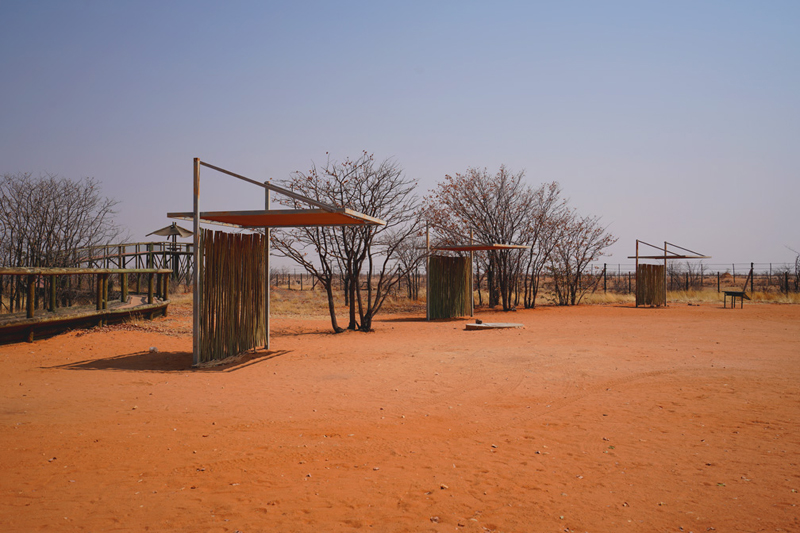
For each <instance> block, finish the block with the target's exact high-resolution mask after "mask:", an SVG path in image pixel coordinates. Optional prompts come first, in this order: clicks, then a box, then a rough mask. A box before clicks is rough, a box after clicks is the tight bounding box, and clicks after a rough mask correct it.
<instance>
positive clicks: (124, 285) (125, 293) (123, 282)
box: [119, 272, 128, 303]
mask: <svg viewBox="0 0 800 533" xmlns="http://www.w3.org/2000/svg"><path fill="white" fill-rule="evenodd" d="M120 278H121V279H120V282H119V283H120V285H121V286H122V291H121V292H122V295H121V296H120V300H121V301H122V303H125V302H127V301H128V273H127V272H126V273H123V274H120Z"/></svg>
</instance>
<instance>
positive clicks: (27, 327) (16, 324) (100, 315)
mask: <svg viewBox="0 0 800 533" xmlns="http://www.w3.org/2000/svg"><path fill="white" fill-rule="evenodd" d="M133 298H134V301H135V299H136V297H135V296H134V297H133ZM142 300H144V301H145V302H146V297H144V298H142ZM168 306H169V300H156V301H155V302H154V303H152V304H148V303H142V304H139V305H136V304H134V305H132V304H131V303H122V302H113V303H110V304H109V307H108V309H100V310H98V309H96V307H95V306H90V305H87V306H80V307H60V308H57V309H56V310H55V312H53V311H39V312H38V313H37V314H36V315H35V316H34V317H33V318H27V316H26V313H25V312H24V311H23V312H20V313H9V314H2V315H0V344H9V343H13V342H23V341H27V342H33V341H34V340H35V339H41V338H46V337H52V336H53V335H58V334H59V333H63V332H65V331H69V330H72V329H86V328H93V327H95V326H103V325H106V324H113V323H118V322H122V321H124V320H125V319H128V318H131V317H143V318H154V317H156V316H162V315H163V316H166V314H167V307H168Z"/></svg>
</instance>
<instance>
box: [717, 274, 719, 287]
mask: <svg viewBox="0 0 800 533" xmlns="http://www.w3.org/2000/svg"><path fill="white" fill-rule="evenodd" d="M717 293H719V270H717Z"/></svg>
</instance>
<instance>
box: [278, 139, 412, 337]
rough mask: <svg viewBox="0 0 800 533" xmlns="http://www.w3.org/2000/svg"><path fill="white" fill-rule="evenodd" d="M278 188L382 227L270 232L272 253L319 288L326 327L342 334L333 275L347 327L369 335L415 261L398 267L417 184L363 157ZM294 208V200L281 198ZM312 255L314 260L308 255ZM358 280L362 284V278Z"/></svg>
mask: <svg viewBox="0 0 800 533" xmlns="http://www.w3.org/2000/svg"><path fill="white" fill-rule="evenodd" d="M283 185H284V186H285V187H286V188H288V189H290V190H293V191H296V192H299V193H301V194H303V195H305V196H308V197H311V198H314V199H317V200H320V201H324V202H326V203H331V204H335V205H338V206H340V207H347V208H350V209H353V210H355V211H358V212H361V213H364V214H366V215H369V216H371V217H375V218H380V219H382V220H384V221H386V225H385V226H341V227H323V228H296V229H292V230H284V231H280V232H277V231H276V232H275V234H274V235H275V236H274V238H273V244H274V245H275V248H276V250H278V251H279V252H280V253H283V254H284V255H285V256H287V257H290V258H292V259H294V260H295V261H297V262H298V264H300V265H301V266H302V267H303V268H305V269H306V271H307V272H308V273H309V274H311V275H312V276H315V277H316V278H317V279H318V280H319V281H320V283H321V284H322V285H323V286H324V287H326V291H327V292H328V307H329V310H330V313H331V324H332V326H333V329H334V331H337V332H338V331H342V328H340V327H338V325H337V323H336V317H335V305H334V300H333V292H332V282H333V277H334V272H336V271H337V270H338V272H340V273H341V275H342V276H343V279H344V281H345V291H346V295H347V302H348V303H349V307H350V316H349V323H348V326H347V327H348V329H353V330H361V331H371V330H372V320H373V318H374V317H375V315H376V314H377V313H378V312H379V311H380V309H381V306H382V305H383V302H384V301H385V299H386V297H387V296H388V295H389V292H390V291H391V289H392V288H394V286H395V285H397V284H398V283H399V282H400V280H401V279H402V278H403V277H404V276H406V274H407V273H408V272H410V271H411V270H412V269H415V268H416V266H417V265H418V264H419V261H420V260H421V258H422V257H423V254H422V251H420V254H419V257H418V258H417V259H416V261H413V260H412V261H409V260H406V261H400V260H399V256H400V251H401V249H402V248H403V243H404V242H405V241H407V240H408V239H410V238H412V237H413V236H414V235H416V234H417V233H418V231H419V221H418V218H417V214H416V213H417V207H418V201H417V198H416V196H415V195H414V194H413V191H414V188H415V186H416V182H415V181H413V180H410V179H408V178H406V177H405V176H404V174H403V171H402V169H401V168H400V166H399V165H398V164H397V163H396V162H395V161H393V160H391V159H386V160H384V161H382V162H381V163H376V162H375V160H374V158H373V156H372V155H370V154H368V153H366V152H364V153H362V155H361V156H360V157H359V158H358V159H355V160H350V159H345V160H344V161H343V162H337V161H334V160H331V159H330V158H328V160H327V162H326V163H325V165H324V166H323V167H321V168H318V167H317V166H316V165H312V168H311V170H310V171H308V172H307V173H302V172H296V173H294V174H293V175H292V176H291V177H290V178H289V179H288V180H286V181H284V182H283ZM281 201H282V202H283V203H284V204H286V205H291V206H294V207H297V206H298V204H297V203H296V202H295V201H294V200H281ZM309 250H313V254H314V257H313V259H311V258H309V257H307V255H306V254H307V253H308V251H309ZM362 276H363V277H364V284H363V286H362V283H361V278H362Z"/></svg>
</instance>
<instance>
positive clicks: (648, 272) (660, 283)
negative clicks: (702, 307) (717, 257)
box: [628, 239, 711, 307]
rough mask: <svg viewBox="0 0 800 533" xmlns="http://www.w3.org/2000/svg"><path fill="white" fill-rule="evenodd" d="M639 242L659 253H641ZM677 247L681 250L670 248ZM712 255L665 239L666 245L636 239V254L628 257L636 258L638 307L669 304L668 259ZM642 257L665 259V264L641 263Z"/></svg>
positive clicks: (657, 259)
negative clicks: (671, 248)
mask: <svg viewBox="0 0 800 533" xmlns="http://www.w3.org/2000/svg"><path fill="white" fill-rule="evenodd" d="M639 244H644V245H645V246H650V247H651V248H655V249H656V250H658V251H659V252H663V253H661V254H659V255H639ZM670 247H673V248H677V249H678V250H680V251H681V252H676V251H673V250H670ZM710 258H711V256H708V255H702V254H699V253H697V252H693V251H691V250H689V249H687V248H683V247H681V246H678V245H677V244H672V243H669V242H667V241H664V247H663V248H661V247H659V246H654V245H652V244H649V243H646V242H644V241H641V240H639V239H636V255H634V256H628V259H636V307H639V306H640V305H649V306H651V307H660V306H662V305H663V306H665V307H666V305H667V261H668V260H670V259H710ZM642 259H649V260H656V261H664V263H663V264H652V263H651V264H646V263H639V261H640V260H642Z"/></svg>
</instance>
